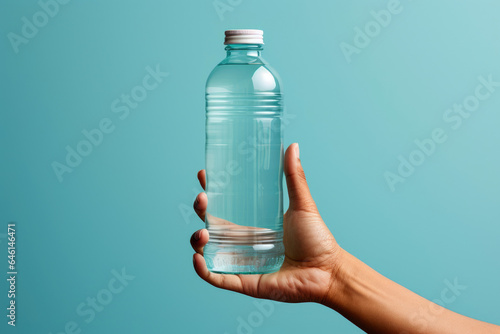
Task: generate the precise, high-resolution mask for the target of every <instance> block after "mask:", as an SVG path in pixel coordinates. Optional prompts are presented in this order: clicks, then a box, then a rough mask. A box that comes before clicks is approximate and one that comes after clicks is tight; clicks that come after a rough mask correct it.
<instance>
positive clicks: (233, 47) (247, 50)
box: [226, 44, 264, 57]
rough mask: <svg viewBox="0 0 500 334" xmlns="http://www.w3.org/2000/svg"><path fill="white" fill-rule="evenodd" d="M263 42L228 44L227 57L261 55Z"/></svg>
mask: <svg viewBox="0 0 500 334" xmlns="http://www.w3.org/2000/svg"><path fill="white" fill-rule="evenodd" d="M263 49H264V45H263V44H228V45H227V46H226V52H227V57H260V56H261V52H262V50H263Z"/></svg>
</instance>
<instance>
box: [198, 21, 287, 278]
mask: <svg viewBox="0 0 500 334" xmlns="http://www.w3.org/2000/svg"><path fill="white" fill-rule="evenodd" d="M225 34H226V39H225V42H224V44H225V45H226V51H227V56H226V58H225V59H224V60H223V61H222V62H220V63H219V64H218V65H217V66H216V67H215V68H214V70H213V71H212V73H211V74H210V76H209V78H208V80H207V85H206V175H207V186H206V193H207V197H208V207H207V211H206V218H205V222H206V226H207V229H208V231H209V234H210V238H209V242H208V244H207V245H206V246H205V248H204V256H205V260H206V262H207V266H208V269H209V270H210V271H212V272H218V273H231V274H257V273H269V272H273V271H277V270H278V269H279V268H280V267H281V265H282V263H283V259H284V248H283V185H282V184H283V133H282V126H281V122H282V116H283V102H282V96H281V85H280V80H279V78H278V76H277V74H276V72H275V71H274V70H273V69H271V67H269V65H268V64H267V62H266V61H265V60H264V59H262V57H261V53H262V50H263V46H264V42H263V32H262V31H261V30H253V29H248V30H228V31H226V33H225Z"/></svg>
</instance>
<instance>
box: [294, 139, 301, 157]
mask: <svg viewBox="0 0 500 334" xmlns="http://www.w3.org/2000/svg"><path fill="white" fill-rule="evenodd" d="M295 154H296V155H297V159H300V150H299V143H297V145H295Z"/></svg>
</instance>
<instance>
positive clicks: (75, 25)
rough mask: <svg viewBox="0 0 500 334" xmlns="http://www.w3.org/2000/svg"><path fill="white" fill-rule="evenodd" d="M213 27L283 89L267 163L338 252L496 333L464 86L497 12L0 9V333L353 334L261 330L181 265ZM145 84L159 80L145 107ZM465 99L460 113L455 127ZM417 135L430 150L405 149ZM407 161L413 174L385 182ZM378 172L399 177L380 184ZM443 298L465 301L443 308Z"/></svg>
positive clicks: (482, 58) (49, 4)
mask: <svg viewBox="0 0 500 334" xmlns="http://www.w3.org/2000/svg"><path fill="white" fill-rule="evenodd" d="M61 1H62V0H61ZM44 8H45V9H44ZM388 8H389V9H392V10H393V13H391V12H390V11H388ZM382 10H385V12H384V11H382ZM381 11H382V12H381ZM40 12H41V14H40ZM396 12H397V13H396ZM384 13H391V16H390V19H389V18H388V16H387V15H385V16H384ZM376 18H378V20H379V21H377V20H376ZM35 23H36V25H35ZM30 25H33V26H31V27H30ZM30 28H31V29H30ZM231 28H257V29H263V30H264V40H265V43H266V44H265V50H264V53H263V56H264V58H265V59H266V60H267V61H268V62H269V63H270V64H271V65H272V66H273V67H274V68H275V69H276V70H277V71H278V73H279V74H280V76H281V78H282V81H283V87H284V96H285V104H286V113H287V120H288V121H287V124H286V127H285V143H286V146H288V145H289V144H290V143H292V142H298V143H299V144H300V151H301V159H302V163H303V166H304V168H305V171H306V175H307V178H308V182H309V185H310V188H311V192H312V194H313V197H314V198H315V200H316V202H317V205H318V208H319V210H320V212H321V215H322V217H323V218H324V220H325V222H326V224H327V225H328V227H329V228H330V229H331V231H332V232H333V233H334V235H335V237H336V238H337V240H338V242H339V243H340V245H341V246H342V247H344V248H345V249H346V250H348V251H349V252H351V253H353V254H354V255H355V256H357V257H359V258H360V259H361V260H363V261H364V262H366V263H367V264H368V265H370V266H372V267H373V268H374V269H376V270H378V271H379V272H381V273H382V274H384V275H386V276H387V277H389V278H391V279H393V280H395V281H396V282H398V283H400V284H402V285H404V286H406V287H408V288H409V289H411V290H413V291H415V292H417V293H419V294H421V295H422V296H424V297H426V298H428V299H430V300H436V301H437V302H441V303H442V304H443V305H444V306H445V307H448V308H450V309H452V310H454V311H457V312H459V313H463V314H466V315H468V316H471V317H475V318H478V319H481V320H484V321H489V322H494V323H497V324H499V323H500V306H499V302H498V301H499V297H500V286H499V284H498V282H499V278H500V260H499V255H500V242H499V239H500V175H499V174H500V173H499V171H500V150H499V147H500V132H499V131H498V129H499V126H500V86H495V85H494V84H493V86H491V85H490V86H491V87H490V89H491V91H488V90H487V88H485V87H483V88H480V93H482V94H483V95H480V96H482V97H483V99H482V100H479V99H477V98H474V96H475V94H476V88H477V87H478V85H480V84H481V81H480V78H481V77H483V79H485V80H488V78H489V77H490V79H491V80H492V81H494V82H497V83H498V82H500V65H499V59H500V58H499V55H500V44H499V40H500V3H499V2H498V1H492V0H490V1H487V0H481V1H452V0H443V1H437V2H436V1H424V0H420V1H411V0H401V1H400V2H399V3H398V2H397V1H394V0H391V1H388V0H387V1H386V0H383V1H370V2H362V1H327V0H323V1H319V0H315V1H284V0H281V1H264V0H220V1H212V0H203V1H201V0H198V1H170V0H168V1H153V0H146V1H123V0H122V1H118V0H109V1H101V2H96V1H93V2H82V1H69V2H68V3H66V4H59V3H58V5H57V6H56V5H55V3H54V2H53V1H51V0H41V1H40V2H35V1H14V0H8V1H3V3H2V5H0V36H1V38H0V55H1V56H0V58H1V61H0V78H1V90H0V102H1V111H0V157H1V160H0V170H1V173H0V263H1V265H0V268H1V271H0V276H1V277H5V276H4V275H5V274H6V272H7V239H6V233H7V223H9V222H16V225H17V234H16V236H17V243H16V246H17V253H16V255H17V266H18V267H17V269H18V277H17V285H16V289H17V295H16V305H17V309H16V311H17V313H16V314H17V319H16V320H17V321H16V328H12V327H11V326H8V325H7V320H8V319H7V317H6V314H7V310H6V307H7V306H8V303H9V300H8V298H7V292H8V286H7V281H6V280H5V279H2V280H1V281H0V306H1V308H0V309H2V310H3V311H0V319H2V320H0V331H1V332H2V333H23V334H24V333H26V334H28V333H53V334H55V333H61V332H63V333H72V332H74V333H80V332H81V333H97V334H100V333H221V334H224V333H228V334H233V333H246V332H249V333H255V334H261V333H262V334H263V333H290V334H292V333H359V332H361V331H360V330H359V329H358V328H356V327H355V326H354V325H352V324H351V323H350V322H349V321H347V320H345V319H344V318H342V317H341V316H340V315H338V314H336V313H335V312H334V311H332V310H330V309H327V308H325V307H322V306H319V305H315V304H283V303H276V302H273V303H272V305H273V306H274V307H273V308H272V312H270V314H269V313H267V314H263V313H262V312H261V311H259V309H258V308H257V306H256V305H255V304H254V301H255V300H254V299H252V298H249V297H246V296H243V295H238V294H235V293H232V292H228V291H222V290H218V289H216V288H214V287H212V286H210V285H208V284H206V283H205V282H204V281H202V280H201V279H199V278H198V277H197V275H196V274H195V272H194V270H193V268H192V253H193V251H192V249H191V246H190V245H189V238H190V236H191V234H192V233H193V232H194V231H195V230H197V229H199V228H201V227H203V223H202V222H201V221H200V220H199V219H198V218H197V217H196V216H195V215H194V214H193V212H192V210H191V207H192V202H193V200H194V197H195V195H196V194H197V193H198V192H200V191H201V188H200V186H199V185H198V183H197V180H196V172H197V171H198V170H199V169H202V168H204V140H205V138H204V122H205V116H204V85H205V80H206V78H207V76H208V74H209V73H210V71H211V70H212V68H213V67H214V66H215V65H216V64H217V63H218V62H219V61H220V60H222V59H223V57H224V56H225V52H224V46H223V44H222V43H223V37H224V30H226V29H231ZM360 31H361V33H360ZM23 34H24V35H23ZM363 35H365V36H363ZM25 36H28V37H25ZM343 43H344V44H343ZM346 50H349V52H346ZM150 71H160V72H161V73H162V74H161V76H158V78H157V79H158V80H157V81H156V83H157V85H155V88H154V89H151V90H145V89H144V86H143V79H144V77H145V76H146V75H148V73H149V72H150ZM165 73H168V75H167V74H165ZM148 83H149V84H150V86H151V85H152V84H153V83H154V81H153V80H151V81H148ZM485 89H486V90H485ZM487 92H488V93H489V95H488V96H487V97H486V98H484V95H485V94H486V93H487ZM126 95H128V96H135V100H129V102H128V103H129V104H127V102H124V101H125V100H122V99H126ZM124 96H125V97H124ZM133 98H134V97H132V99H133ZM476 102H477V103H476ZM464 103H466V104H467V106H468V108H469V109H471V110H472V109H473V111H471V112H467V114H466V113H463V115H467V116H466V117H465V116H459V115H460V114H459V113H457V112H454V111H453V106H454V104H456V105H461V104H464ZM119 108H121V109H119ZM450 108H451V111H448V110H449V109H450ZM464 110H465V109H464ZM446 116H448V117H451V116H453V117H455V118H453V121H450V119H448V121H446V120H445V118H446ZM443 117H445V118H443ZM456 117H459V118H460V119H457V118H456ZM102 122H104V128H105V129H107V130H109V131H108V132H109V133H103V135H102V138H100V137H99V135H96V132H95V131H94V132H92V130H93V129H96V128H99V127H100V126H101V125H102ZM458 122H460V126H458ZM454 127H455V128H454ZM110 129H112V131H111V130H110ZM435 129H441V130H442V133H443V134H444V136H446V140H445V141H444V142H442V143H437V144H435V147H434V148H433V149H431V148H432V145H431V144H428V145H429V146H428V150H427V151H428V152H427V153H429V154H424V153H418V152H417V153H415V152H416V150H418V149H419V148H418V146H417V144H416V142H415V141H417V142H426V143H428V141H425V140H426V139H428V138H431V136H432V133H433V131H434V130H435ZM86 131H88V132H89V133H94V134H95V137H94V139H95V140H94V142H95V144H91V146H89V145H88V144H86V143H85V140H87V139H86V136H85V133H87V132H86ZM99 131H101V130H99ZM82 141H83V143H82ZM78 149H80V151H81V152H84V154H83V155H82V156H81V157H80V159H77V158H75V157H73V158H71V157H70V163H71V164H72V165H73V166H74V167H70V166H69V165H68V163H67V161H66V158H67V155H68V152H70V151H71V150H78ZM70 155H71V154H70ZM410 158H412V159H413V160H412V161H413V162H415V163H416V164H417V166H415V167H413V168H410V167H408V166H406V169H405V167H401V166H400V164H402V162H401V161H408V159H410ZM71 159H73V160H71ZM59 164H60V165H59ZM403 164H404V163H403ZM62 165H65V166H66V168H67V169H60V168H63V167H61V166H62ZM54 166H58V168H59V169H57V168H56V169H54V168H55V167H54ZM398 168H399V169H401V171H402V173H403V174H404V175H403V176H401V174H399V172H398ZM57 170H59V172H57ZM69 170H71V172H70V171H69ZM62 171H63V172H62ZM388 172H389V173H393V174H391V175H393V176H394V175H396V176H397V175H399V179H396V180H397V182H396V183H394V184H393V187H392V188H391V186H390V182H388V181H387V175H389V174H387V173H388ZM61 173H62V174H61ZM58 174H59V176H60V177H58ZM392 180H393V181H394V179H392ZM285 203H286V205H287V203H288V200H286V202H285ZM122 271H124V272H125V273H126V275H128V280H125V284H124V283H119V281H118V280H116V279H115V278H116V275H115V274H116V273H121V272H122ZM455 281H456V282H458V284H460V285H462V286H465V287H466V288H463V289H462V290H459V291H458V293H453V291H451V290H450V289H449V288H448V284H454V282H455ZM110 283H111V285H112V287H111V288H110ZM113 284H114V285H113ZM120 285H121V286H122V287H123V289H118V288H117V287H119V286H120ZM113 287H114V289H113ZM117 289H118V290H119V292H118V291H117ZM447 289H448V290H447ZM112 290H113V291H114V292H113V291H112ZM450 291H451V292H450ZM443 295H444V297H443ZM93 300H95V303H96V306H94V307H93V306H91V305H92V303H93V302H92V301H93ZM82 312H83V313H84V315H81V313H82ZM259 312H260V313H259ZM421 312H432V311H430V310H421ZM92 313H93V316H91V314H92ZM408 317H409V318H411V319H413V320H412V321H418V319H419V317H420V316H419V315H418V314H416V315H408ZM242 323H247V324H249V325H248V326H250V327H249V328H250V330H248V328H247V329H244V328H243V327H244V326H246V325H241V324H242ZM252 324H253V325H252ZM65 328H66V329H65ZM79 331H80V332H79Z"/></svg>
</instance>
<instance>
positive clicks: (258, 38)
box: [224, 29, 264, 45]
mask: <svg viewBox="0 0 500 334" xmlns="http://www.w3.org/2000/svg"><path fill="white" fill-rule="evenodd" d="M263 35H264V32H263V31H262V30H257V29H235V30H226V39H225V40H224V44H225V45H227V44H264V37H263Z"/></svg>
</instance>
